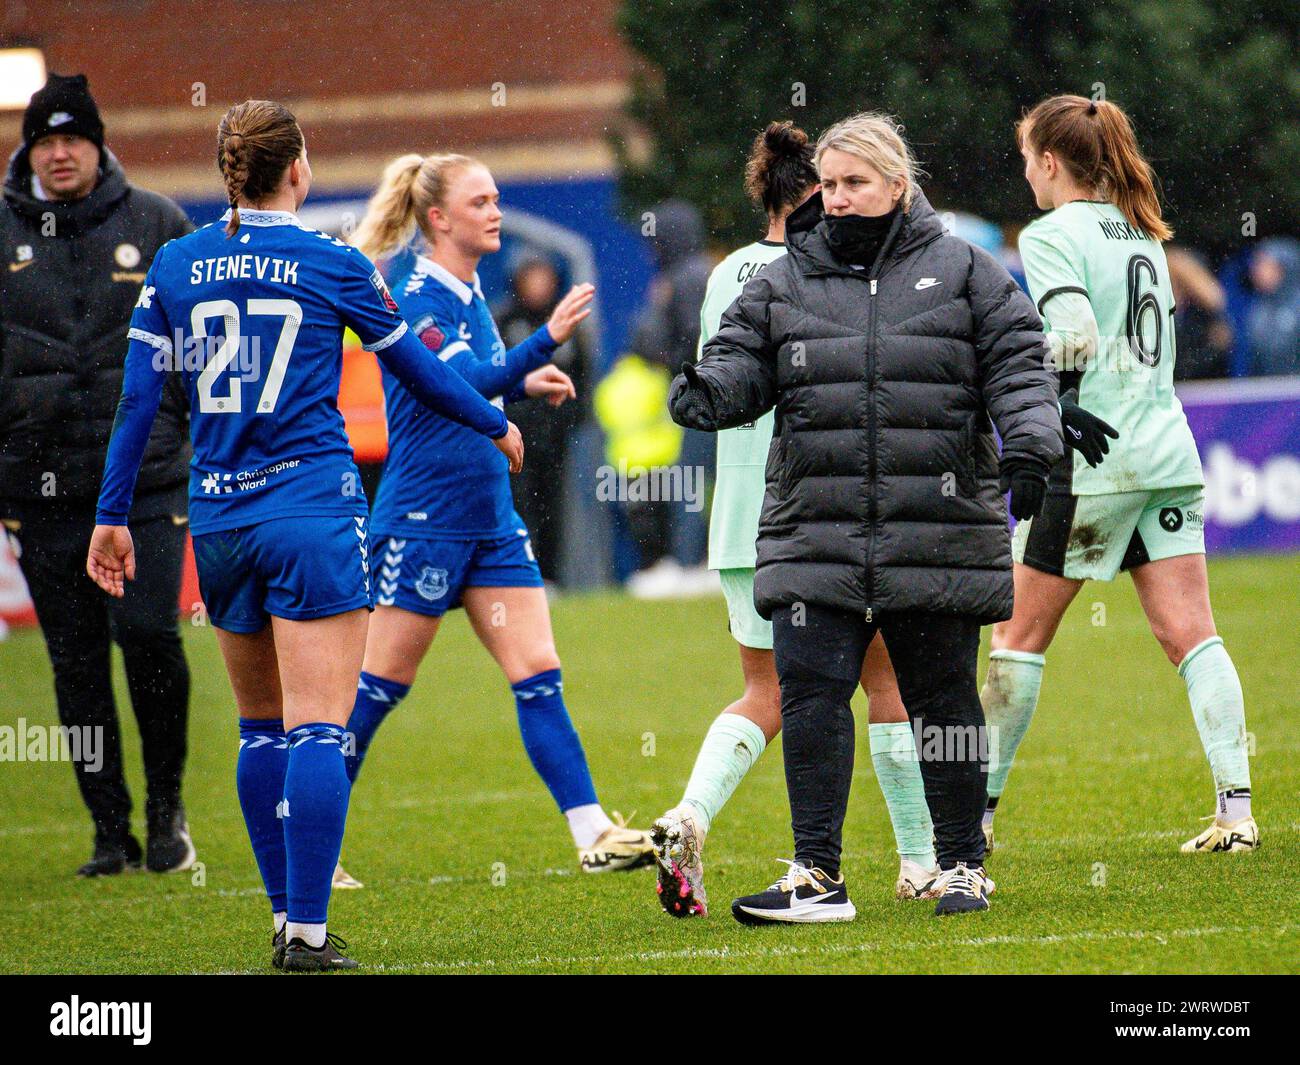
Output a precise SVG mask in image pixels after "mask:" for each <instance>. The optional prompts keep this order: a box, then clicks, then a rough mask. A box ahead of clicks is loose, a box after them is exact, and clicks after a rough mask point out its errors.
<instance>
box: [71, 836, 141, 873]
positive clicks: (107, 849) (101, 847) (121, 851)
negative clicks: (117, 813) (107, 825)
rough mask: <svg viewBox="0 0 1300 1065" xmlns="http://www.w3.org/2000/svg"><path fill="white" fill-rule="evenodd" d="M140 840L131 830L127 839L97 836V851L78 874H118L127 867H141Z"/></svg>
mask: <svg viewBox="0 0 1300 1065" xmlns="http://www.w3.org/2000/svg"><path fill="white" fill-rule="evenodd" d="M143 857H144V855H143V854H142V853H141V851H140V842H139V840H137V839H136V838H135V837H134V836H133V835H131V834H130V833H129V832H128V833H127V835H126V838H125V839H120V840H106V839H100V838H98V837H96V838H95V852H94V854H92V855H91V856H90V861H88V862H87V863H86V864H85V865H83V866H82V867H81V868H80V869H78V870H77V875H78V876H84V877H92V876H117V874H118V873H121V872H125V871H126V870H127V869H139V868H140V859H141V858H143Z"/></svg>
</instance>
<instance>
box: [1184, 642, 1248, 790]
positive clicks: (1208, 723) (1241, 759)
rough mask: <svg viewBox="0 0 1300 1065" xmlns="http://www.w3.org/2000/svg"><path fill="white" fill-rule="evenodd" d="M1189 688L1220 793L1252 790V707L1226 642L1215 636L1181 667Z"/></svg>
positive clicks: (1191, 652)
mask: <svg viewBox="0 0 1300 1065" xmlns="http://www.w3.org/2000/svg"><path fill="white" fill-rule="evenodd" d="M1178 674H1179V676H1181V677H1182V678H1183V681H1184V682H1185V683H1186V685H1187V698H1188V699H1189V700H1191V704H1192V717H1193V718H1195V720H1196V731H1197V732H1199V733H1200V734H1201V746H1202V747H1204V748H1205V757H1206V758H1208V759H1209V761H1210V771H1211V772H1212V773H1213V774H1214V786H1215V788H1217V789H1218V791H1219V792H1225V791H1232V790H1234V789H1237V788H1248V787H1250V761H1249V757H1248V754H1247V747H1246V703H1245V698H1244V697H1243V696H1242V694H1241V678H1239V677H1238V676H1237V667H1236V666H1234V665H1233V664H1232V659H1231V658H1230V657H1229V655H1228V649H1227V648H1226V647H1224V646H1223V640H1222V639H1220V638H1219V637H1218V636H1211V637H1210V638H1209V639H1208V640H1203V641H1202V642H1201V643H1198V644H1197V645H1196V646H1195V647H1193V648H1192V649H1191V650H1190V651H1188V652H1187V657H1186V658H1184V659H1183V660H1182V662H1181V663H1180V664H1179V666H1178Z"/></svg>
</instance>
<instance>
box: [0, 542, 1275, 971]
mask: <svg viewBox="0 0 1300 1065" xmlns="http://www.w3.org/2000/svg"><path fill="white" fill-rule="evenodd" d="M1298 561H1300V560H1298V559H1297V558H1296V557H1294V556H1292V557H1274V558H1240V559H1227V560H1219V561H1215V562H1214V563H1213V564H1212V566H1211V588H1212V592H1213V598H1214V604H1215V610H1216V615H1217V620H1218V624H1219V629H1220V632H1221V633H1222V634H1223V636H1224V637H1225V639H1226V641H1227V645H1228V648H1229V650H1230V651H1231V652H1232V655H1233V657H1234V659H1235V660H1236V663H1237V666H1238V669H1239V670H1240V672H1241V676H1242V681H1243V684H1244V687H1245V691H1246V713H1247V725H1248V728H1249V729H1250V731H1251V733H1252V734H1253V736H1254V740H1255V744H1256V750H1255V757H1254V760H1253V775H1254V779H1253V784H1254V788H1255V796H1256V799H1255V812H1256V816H1257V819H1258V820H1259V822H1260V826H1261V830H1262V834H1263V846H1262V848H1261V850H1260V851H1259V852H1258V853H1256V854H1251V855H1232V856H1183V855H1180V854H1179V853H1178V844H1179V843H1180V842H1182V841H1183V840H1184V839H1186V838H1188V837H1190V836H1191V835H1192V834H1194V832H1195V831H1197V830H1198V829H1199V820H1198V818H1199V817H1201V816H1203V815H1205V814H1208V813H1210V812H1211V810H1212V784H1211V779H1210V774H1209V770H1208V768H1207V766H1206V764H1205V760H1204V757H1203V755H1202V753H1201V748H1200V744H1199V742H1198V740H1197V736H1196V731H1195V727H1194V725H1193V723H1192V717H1191V713H1190V710H1189V709H1188V705H1187V700H1186V696H1185V691H1184V688H1183V684H1182V682H1181V681H1180V680H1179V678H1178V676H1177V674H1176V672H1175V671H1174V669H1173V668H1172V667H1170V666H1169V665H1168V663H1167V662H1166V661H1165V660H1164V657H1163V655H1162V654H1161V652H1160V650H1159V648H1158V647H1157V645H1156V643H1155V641H1154V640H1153V639H1152V637H1151V636H1150V633H1149V632H1148V630H1147V627H1146V623H1145V620H1144V618H1143V617H1142V614H1141V611H1140V610H1139V608H1138V604H1137V599H1136V597H1135V596H1134V593H1133V589H1132V585H1131V583H1130V582H1129V581H1128V580H1127V579H1125V578H1121V579H1120V580H1118V581H1116V582H1115V583H1114V584H1112V585H1090V586H1087V587H1085V589H1084V591H1083V593H1082V594H1081V595H1080V597H1079V599H1078V601H1077V602H1076V604H1075V606H1074V607H1073V608H1072V609H1071V611H1070V613H1069V615H1068V616H1067V618H1066V620H1065V623H1064V624H1063V626H1062V629H1061V633H1060V636H1059V637H1058V639H1057V642H1056V645H1055V647H1054V648H1053V649H1052V652H1051V654H1050V655H1049V658H1048V666H1047V673H1046V677H1045V680H1044V686H1043V694H1042V701H1041V703H1040V705H1039V712H1038V716H1037V718H1036V719H1035V722H1034V725H1033V727H1032V728H1031V729H1030V732H1029V735H1028V738H1027V739H1026V741H1025V743H1024V746H1023V748H1022V756H1023V757H1022V760H1021V761H1019V762H1018V763H1017V765H1016V768H1015V769H1014V771H1013V772H1012V775H1011V780H1010V785H1009V787H1008V790H1007V794H1006V797H1005V798H1004V800H1003V804H1002V809H1001V811H1000V812H999V816H998V833H999V849H998V850H997V851H996V852H995V854H994V855H993V857H992V859H991V861H990V863H989V869H990V872H991V873H992V875H993V876H994V878H995V879H996V880H997V883H998V891H997V894H996V895H995V896H994V898H993V908H992V910H991V911H990V912H989V913H986V914H978V915H973V916H970V917H966V918H960V919H952V920H948V921H939V920H937V919H936V918H934V917H933V916H932V905H931V904H927V903H900V902H895V901H894V899H893V897H892V885H893V879H894V873H895V871H896V858H895V855H894V853H893V839H892V835H891V833H890V830H889V821H888V817H887V814H886V811H885V807H884V803H883V801H882V799H881V797H880V793H879V790H878V789H877V787H876V783H875V780H874V779H873V776H872V772H871V760H870V756H869V754H868V752H867V740H866V718H865V713H864V712H863V713H859V744H858V751H859V754H858V764H857V780H856V781H855V787H854V791H853V797H852V802H851V806H850V809H849V817H848V822H847V825H846V831H845V845H846V856H845V859H846V860H845V870H846V873H847V875H848V877H849V883H850V886H851V889H852V893H853V898H854V901H855V902H856V904H857V907H858V918H857V921H856V922H854V923H852V924H847V925H831V926H825V927H821V928H798V927H795V928H758V929H751V928H743V927H741V926H740V925H738V924H736V923H735V922H734V921H733V920H732V919H731V916H730V913H729V909H728V904H729V902H730V900H731V898H732V896H734V895H736V894H741V893H747V892H750V891H753V890H757V889H760V888H762V887H764V886H766V885H767V884H768V883H770V882H771V881H772V880H774V879H775V878H776V876H777V875H778V874H779V870H780V867H779V866H778V865H777V864H776V863H775V862H774V861H773V859H774V858H777V857H782V856H784V857H789V856H790V854H789V852H790V846H791V844H790V832H789V823H788V822H789V818H788V807H787V803H786V796H785V787H784V778H783V774H782V767H781V752H780V750H779V744H777V745H774V748H773V749H772V750H771V751H769V752H768V753H767V754H765V755H764V757H763V759H762V760H761V761H760V763H759V764H758V765H757V766H756V768H755V769H754V770H753V771H752V772H751V774H750V776H749V778H748V779H746V780H745V781H744V783H743V784H742V785H741V787H740V789H739V790H738V792H737V794H736V796H735V797H734V799H733V800H732V802H731V803H730V805H729V806H728V807H727V808H726V810H725V811H724V812H723V813H722V815H721V816H720V817H719V819H718V821H717V823H716V824H715V826H714V829H713V832H712V834H711V835H710V838H709V841H708V846H707V848H706V852H705V870H706V877H707V886H708V888H709V891H710V898H711V901H712V907H713V913H712V915H711V916H710V917H709V918H708V919H706V920H688V921H676V920H672V919H670V918H669V917H667V916H666V915H665V914H663V913H662V912H661V911H660V909H659V907H658V905H657V904H656V902H655V897H654V876H653V873H652V871H650V870H645V869H642V870H637V871H636V872H634V873H625V874H609V875H603V876H587V875H584V874H581V873H580V872H578V870H577V867H576V861H575V852H574V850H573V848H572V847H571V845H570V841H569V837H568V832H567V830H566V828H565V825H564V823H563V820H562V819H561V818H560V816H559V815H558V813H557V812H556V810H555V808H554V807H553V805H552V803H551V800H550V798H549V797H548V795H547V793H546V791H545V789H544V788H543V786H542V784H541V782H540V781H539V780H538V779H537V778H536V776H535V775H534V774H533V771H532V769H531V767H530V766H529V764H528V761H527V759H526V758H525V755H524V752H523V748H522V745H521V744H520V741H519V736H518V731H517V728H516V725H515V712H514V706H513V702H512V700H511V698H510V692H509V689H508V687H507V686H506V685H505V683H504V681H503V680H502V678H501V677H500V675H499V674H498V673H497V671H496V669H495V667H494V666H493V664H492V663H491V662H490V660H489V659H488V657H487V655H486V653H485V652H483V651H482V649H481V648H480V647H478V646H477V644H476V643H475V641H474V639H473V637H472V635H471V634H470V632H469V629H468V626H467V625H466V623H465V621H464V618H463V617H459V616H455V617H453V618H452V619H451V620H450V621H449V622H448V624H447V625H446V626H445V629H444V632H443V633H442V635H441V636H440V637H439V639H438V642H437V644H436V645H435V647H434V650H433V652H432V654H431V655H430V657H429V659H428V660H427V661H426V662H425V664H424V666H423V668H422V670H421V672H420V678H419V681H418V682H417V685H416V687H415V688H414V690H413V692H412V694H411V696H410V697H409V698H408V699H407V701H406V702H405V704H404V705H403V706H402V707H401V708H400V709H399V710H397V711H396V712H395V713H394V714H393V715H392V716H391V717H390V718H389V720H388V722H387V723H386V724H385V725H384V728H383V729H382V730H381V731H380V733H379V736H378V738H377V739H376V741H375V746H374V747H373V748H372V751H371V755H370V759H369V761H368V762H367V764H366V769H365V772H364V773H363V774H362V777H361V780H360V782H359V784H358V787H357V789H356V790H355V791H354V793H353V798H352V807H351V813H350V817H349V823H348V836H347V839H346V841H345V843H344V860H345V863H346V865H347V866H348V868H349V870H350V871H351V872H352V873H353V874H354V875H356V876H357V877H358V878H359V879H361V880H363V881H365V883H366V887H365V889H364V890H362V891H351V892H339V893H336V895H335V897H334V901H333V904H332V907H331V913H330V918H331V927H332V928H333V929H335V930H336V931H338V932H340V933H341V934H342V935H343V936H344V937H345V938H347V939H348V940H349V941H350V942H351V944H352V950H351V953H352V954H353V955H354V956H355V957H357V958H358V959H359V960H360V961H361V962H362V963H363V964H364V966H365V969H364V971H366V972H372V973H373V972H416V973H420V972H428V973H449V972H450V973H454V972H464V973H493V972H529V973H540V972H563V973H579V972H658V973H670V972H710V973H712V972H753V973H769V972H831V971H843V972H980V973H994V972H1284V971H1290V972H1297V971H1300V962H1298V961H1297V959H1298V958H1300V916H1298V915H1297V910H1296V908H1295V905H1294V900H1295V884H1296V883H1297V880H1298V879H1300V858H1298V856H1297V843H1298V842H1300V795H1298V793H1297V787H1296V775H1295V764H1296V760H1297V756H1298V755H1300V738H1297V732H1296V727H1295V721H1296V717H1295V713H1296V695H1295V688H1296V669H1295V649H1296V643H1295V640H1296V636H1295V634H1296V632H1297V631H1298V630H1300V592H1298V587H1297V574H1298V571H1300V565H1298ZM554 616H555V627H556V634H557V639H558V642H559V647H560V653H561V656H562V658H563V660H564V669H565V680H566V684H565V693H566V696H567V697H568V702H569V707H570V710H571V712H572V714H573V716H574V719H575V721H576V722H577V725H578V728H579V730H580V731H581V733H582V736H583V738H584V741H585V743H586V747H587V752H588V757H589V759H590V762H591V767H592V771H593V773H594V776H595V779H596V784H597V788H598V790H599V794H600V797H601V800H602V801H603V803H604V804H605V806H606V808H607V809H617V810H621V811H623V812H624V813H631V812H632V811H636V819H635V821H636V823H637V824H639V825H643V826H644V825H647V824H648V823H649V822H650V821H651V820H652V819H653V818H654V817H655V816H657V815H658V814H659V813H660V812H661V811H662V810H663V809H664V808H666V807H668V806H670V805H672V804H673V803H674V802H675V801H676V800H677V798H678V797H679V794H680V791H681V788H682V786H683V785H684V783H685V781H686V777H687V775H688V774H689V772H690V768H691V763H692V761H693V759H694V755H695V751H696V747H697V745H698V743H699V741H700V738H701V737H702V736H703V734H704V731H705V729H706V727H707V726H708V723H709V721H710V720H711V719H712V718H713V716H714V715H715V714H716V713H717V712H718V711H719V710H720V709H721V708H722V707H723V706H725V705H726V704H727V703H728V702H730V701H731V700H732V699H733V698H734V697H735V696H736V694H737V692H738V690H739V665H738V662H737V657H736V652H735V647H734V644H733V643H732V641H731V639H730V637H729V636H728V634H727V631H726V623H725V611H724V609H723V605H722V602H721V600H719V599H706V600H700V601H695V602H671V603H654V604H646V603H640V602H635V601H633V600H631V599H627V598H624V597H621V596H614V595H599V596H574V597H568V598H563V599H561V600H559V601H557V602H556V603H555V604H554ZM187 646H188V649H189V655H190V664H191V668H192V670H193V674H194V694H193V703H192V709H191V716H190V721H191V724H190V755H189V768H188V774H187V777H186V786H185V797H186V801H187V805H188V809H189V817H190V824H191V828H192V831H193V835H194V839H195V843H196V844H197V847H198V851H199V857H200V860H201V862H202V863H203V867H202V875H201V876H195V877H191V876H190V875H188V874H184V875H180V874H177V875H170V876H161V877H160V876H155V875H151V874H147V873H132V874H127V875H124V876H121V877H117V878H111V879H105V880H98V881H79V880H77V879H75V878H74V877H73V876H72V872H73V870H74V869H75V868H76V867H77V865H79V864H80V863H81V862H82V861H84V860H85V858H86V857H87V856H88V855H89V852H90V843H91V833H90V828H89V822H88V818H87V817H86V815H85V813H84V811H83V809H82V806H81V803H80V801H79V799H78V797H77V794H76V790H75V786H74V783H73V775H72V771H71V769H70V768H69V767H68V766H67V765H62V764H55V763H44V764H42V763H25V762H4V763H0V809H2V810H3V811H4V816H3V820H2V822H0V971H3V972H9V973H27V972H64V973H71V972H96V973H116V972H209V971H220V972H253V973H257V972H267V971H270V970H269V956H270V947H269V938H270V935H269V928H270V915H269V912H268V908H267V905H266V902H265V899H264V897H263V896H262V891H261V886H260V882H259V880H258V877H257V872H256V869H255V867H254V864H253V859H252V855H251V853H250V851H249V847H248V842H247V839H246V837H245V834H244V825H243V821H242V819H241V817H240V813H239V807H238V803H237V801H236V798H235V794H234V764H235V754H236V748H237V733H236V728H235V718H234V712H233V709H232V706H231V700H230V694H229V687H228V684H227V681H226V676H225V672H224V670H223V668H222V665H221V661H220V658H219V656H218V653H217V649H216V643H215V641H214V639H213V635H212V632H211V630H209V629H204V628H190V627H188V626H187ZM0 678H2V687H3V698H2V699H0V725H12V724H14V723H15V722H16V721H17V719H18V718H19V717H23V718H26V719H27V721H28V722H29V723H31V724H49V723H52V722H54V720H55V713H54V699H53V691H52V685H51V680H50V671H49V666H48V662H47V660H46V657H45V652H44V648H43V645H42V644H41V641H40V638H39V636H38V635H37V634H36V633H34V632H30V631H27V632H17V633H15V634H14V635H12V636H11V638H10V639H9V640H8V641H7V642H5V643H3V644H0ZM118 691H119V707H121V708H122V716H123V720H124V726H125V727H124V733H125V736H126V748H127V759H128V767H129V782H130V785H131V788H132V793H133V797H134V799H135V802H136V807H137V819H136V826H137V830H140V829H141V828H142V826H141V824H140V821H141V816H142V805H143V798H144V785H143V779H142V775H141V772H140V760H139V748H138V742H137V738H136V733H135V728H134V724H133V723H132V722H131V720H130V711H129V709H127V706H128V704H127V702H126V700H125V697H124V692H125V688H124V685H123V683H122V678H121V674H120V670H119V671H118ZM860 698H861V696H860V695H859V699H860ZM859 709H860V710H865V707H860V708H859Z"/></svg>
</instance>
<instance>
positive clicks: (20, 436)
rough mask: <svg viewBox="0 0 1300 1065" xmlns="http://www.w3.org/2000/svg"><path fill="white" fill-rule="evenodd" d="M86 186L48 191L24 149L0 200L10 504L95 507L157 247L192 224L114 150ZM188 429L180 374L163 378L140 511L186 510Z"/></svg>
mask: <svg viewBox="0 0 1300 1065" xmlns="http://www.w3.org/2000/svg"><path fill="white" fill-rule="evenodd" d="M102 158H103V162H102V164H101V171H102V174H101V177H100V180H99V184H98V185H96V187H95V189H94V191H92V192H91V194H90V195H89V196H87V197H86V198H85V199H83V200H78V201H76V202H74V203H56V202H51V201H45V200H38V199H37V198H36V197H35V196H33V195H32V191H31V167H30V164H29V163H28V160H27V152H26V150H25V149H20V150H19V151H18V152H16V153H15V154H14V157H13V159H12V160H11V161H10V165H9V172H8V175H7V177H6V180H5V187H4V203H3V204H2V205H0V257H2V258H0V263H2V264H3V265H0V517H17V516H27V517H32V516H35V515H36V514H40V513H46V512H50V511H53V510H56V509H57V510H58V511H60V512H67V511H71V512H74V513H76V512H84V511H89V510H93V508H94V505H95V500H96V499H97V497H98V495H99V482H100V479H101V477H102V476H103V472H104V456H105V453H106V451H107V449H108V439H109V436H110V434H111V432H112V428H113V418H114V416H115V415H116V412H117V401H118V398H119V396H120V395H121V392H122V370H123V365H124V363H125V360H126V349H127V336H126V331H127V328H128V327H129V325H130V321H131V311H132V309H133V308H134V307H135V303H136V300H137V299H138V298H139V295H140V285H141V282H143V280H144V277H145V273H146V272H147V271H148V269H149V264H150V263H151V262H153V257H154V255H155V254H156V253H157V251H158V249H159V248H160V247H162V245H163V244H165V243H166V242H167V241H169V240H171V239H172V238H174V237H180V236H184V235H185V234H186V233H188V232H189V231H190V230H191V229H193V228H194V227H193V226H192V225H191V224H190V222H189V220H188V219H187V218H186V217H185V214H184V212H182V211H181V209H180V208H179V207H177V206H176V204H174V203H172V201H171V200H168V199H166V198H165V197H163V196H159V195H156V194H155V193H152V192H145V191H144V190H142V189H137V188H135V187H133V186H131V185H129V184H127V181H126V177H125V175H124V174H123V173H122V169H121V167H120V166H119V165H118V163H117V160H116V159H115V158H114V157H113V156H112V154H111V153H110V152H108V151H107V150H105V151H104V153H103V156H102ZM189 459H190V443H189V433H188V425H187V403H186V398H185V392H184V388H183V386H182V384H181V380H180V377H179V375H173V377H172V379H171V380H169V382H168V384H167V387H166V388H165V389H164V392H163V399H162V404H161V406H160V408H159V411H158V417H157V419H156V420H155V421H154V425H153V431H152V433H151V434H150V437H149V445H148V447H147V449H146V450H145V454H144V462H143V464H142V466H141V468H140V477H139V481H138V482H137V488H136V494H135V498H136V505H135V507H134V508H133V509H132V515H133V516H134V517H143V516H150V515H151V514H152V513H153V511H151V509H150V508H151V506H153V507H154V508H159V507H162V508H165V509H166V510H172V511H174V510H176V509H177V508H178V507H179V509H180V511H181V512H182V513H183V512H184V493H185V484H186V481H187V478H188V475H189Z"/></svg>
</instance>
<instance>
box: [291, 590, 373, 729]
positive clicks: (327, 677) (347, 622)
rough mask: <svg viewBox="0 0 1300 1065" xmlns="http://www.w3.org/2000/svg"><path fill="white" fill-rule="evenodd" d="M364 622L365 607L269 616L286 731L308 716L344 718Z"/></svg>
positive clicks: (353, 694)
mask: <svg viewBox="0 0 1300 1065" xmlns="http://www.w3.org/2000/svg"><path fill="white" fill-rule="evenodd" d="M368 622H369V611H367V610H364V609H361V610H350V611H348V612H347V613H346V614H336V615H335V616H333V617H329V618H317V619H315V620H313V621H286V620H285V619H284V618H272V619H271V629H272V631H273V632H274V634H275V650H276V657H277V659H278V660H279V665H280V688H281V690H282V692H283V693H284V694H283V703H284V728H285V731H286V732H287V731H289V730H291V729H295V728H297V727H298V726H299V725H305V724H308V723H309V722H313V721H321V722H328V723H329V724H331V725H340V726H342V725H346V724H347V723H348V718H349V717H350V716H351V714H352V704H353V702H354V701H355V700H356V696H357V676H358V675H359V674H360V673H361V661H362V658H363V656H364V654H365V646H366V627H367V625H368Z"/></svg>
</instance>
